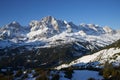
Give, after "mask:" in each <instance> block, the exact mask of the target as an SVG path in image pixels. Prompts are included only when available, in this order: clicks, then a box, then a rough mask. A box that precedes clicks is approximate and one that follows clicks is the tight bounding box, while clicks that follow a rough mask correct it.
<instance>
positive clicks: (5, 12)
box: [0, 0, 120, 29]
mask: <svg viewBox="0 0 120 80" xmlns="http://www.w3.org/2000/svg"><path fill="white" fill-rule="evenodd" d="M49 15H51V16H54V17H55V18H57V19H62V20H66V21H73V22H74V23H75V24H77V25H79V24H80V23H87V24H89V23H94V24H98V25H100V26H105V25H107V26H110V27H112V28H113V29H120V0H0V26H3V25H5V24H8V23H10V22H12V21H18V22H19V23H20V24H21V25H28V24H29V22H30V21H31V20H40V19H41V18H43V17H45V16H49Z"/></svg>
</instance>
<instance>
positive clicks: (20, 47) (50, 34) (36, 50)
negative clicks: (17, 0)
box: [0, 16, 120, 67]
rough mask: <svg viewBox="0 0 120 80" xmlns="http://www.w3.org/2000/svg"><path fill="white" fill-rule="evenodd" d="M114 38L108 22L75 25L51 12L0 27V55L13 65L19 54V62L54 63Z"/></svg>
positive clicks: (118, 36)
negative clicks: (50, 13)
mask: <svg viewBox="0 0 120 80" xmlns="http://www.w3.org/2000/svg"><path fill="white" fill-rule="evenodd" d="M118 39H120V32H119V31H118V30H113V29H111V28H110V27H108V26H105V27H100V26H98V25H95V24H80V25H75V24H74V23H73V22H67V21H65V20H57V19H56V18H54V17H52V16H47V17H45V18H43V19H41V20H40V21H37V20H33V21H31V22H30V23H29V25H28V26H21V25H20V24H19V23H18V22H16V21H14V22H11V23H9V24H7V25H5V26H3V27H1V28H0V58H1V60H2V59H4V58H6V60H7V59H8V58H9V57H10V58H9V59H10V61H11V62H16V65H17V64H18V63H19V62H18V61H19V60H18V59H21V58H22V60H23V61H22V60H21V62H20V63H19V65H26V66H28V65H29V64H32V65H33V64H34V65H37V66H41V65H43V64H44V65H46V66H47V67H48V66H51V65H52V66H57V65H60V64H62V63H66V62H67V63H68V62H70V61H72V60H74V59H76V58H79V57H82V56H84V55H87V54H91V53H93V52H96V51H98V50H100V49H101V48H103V47H105V46H106V45H110V44H112V43H113V42H115V41H117V40H118ZM18 56H19V57H18ZM13 58H14V59H13ZM23 62H24V63H23ZM1 64H2V63H1ZM8 64H11V63H8Z"/></svg>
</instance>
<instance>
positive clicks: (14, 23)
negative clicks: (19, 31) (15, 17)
mask: <svg viewBox="0 0 120 80" xmlns="http://www.w3.org/2000/svg"><path fill="white" fill-rule="evenodd" d="M7 26H9V27H16V28H17V27H21V25H20V24H19V23H18V22H17V21H13V22H11V23H9V24H8V25H7Z"/></svg>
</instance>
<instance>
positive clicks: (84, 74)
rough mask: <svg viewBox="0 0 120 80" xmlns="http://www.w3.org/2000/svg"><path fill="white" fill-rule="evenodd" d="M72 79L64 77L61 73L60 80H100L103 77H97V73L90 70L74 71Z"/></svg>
mask: <svg viewBox="0 0 120 80" xmlns="http://www.w3.org/2000/svg"><path fill="white" fill-rule="evenodd" d="M72 76H73V77H72V79H68V78H65V77H64V73H61V77H60V80H88V79H89V78H94V79H95V80H102V79H103V77H102V76H100V75H98V72H97V71H90V70H74V73H73V74H72Z"/></svg>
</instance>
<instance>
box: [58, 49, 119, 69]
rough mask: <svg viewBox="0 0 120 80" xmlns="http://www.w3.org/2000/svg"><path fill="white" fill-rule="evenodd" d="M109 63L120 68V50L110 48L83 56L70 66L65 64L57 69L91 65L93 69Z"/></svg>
mask: <svg viewBox="0 0 120 80" xmlns="http://www.w3.org/2000/svg"><path fill="white" fill-rule="evenodd" d="M106 62H109V63H112V64H114V65H115V66H120V48H119V47H116V48H109V49H103V50H101V51H99V52H96V53H94V54H91V55H86V56H83V57H81V58H79V59H77V60H75V61H72V62H71V63H70V64H63V65H61V66H58V67H57V68H56V69H61V68H66V67H70V66H79V67H81V66H85V67H86V66H88V64H89V63H90V64H89V65H91V66H93V67H100V66H103V64H104V63H106Z"/></svg>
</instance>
